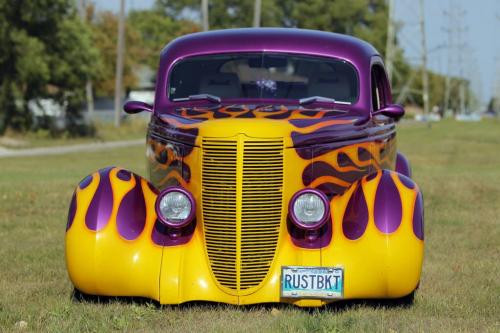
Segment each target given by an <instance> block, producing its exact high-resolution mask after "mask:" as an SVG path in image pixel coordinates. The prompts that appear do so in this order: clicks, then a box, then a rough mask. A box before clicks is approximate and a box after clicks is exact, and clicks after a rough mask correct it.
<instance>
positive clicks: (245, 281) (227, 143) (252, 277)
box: [202, 135, 283, 291]
mask: <svg viewBox="0 0 500 333" xmlns="http://www.w3.org/2000/svg"><path fill="white" fill-rule="evenodd" d="M202 150H203V161H202V214H203V227H204V234H205V242H206V247H207V253H208V257H209V260H210V265H211V268H212V272H213V274H214V275H215V277H216V279H217V281H218V282H219V284H220V285H222V286H224V287H227V288H230V289H233V290H236V291H243V290H246V289H250V288H253V287H256V286H258V285H259V284H260V283H261V282H262V281H263V280H264V278H265V277H266V275H267V273H268V271H269V268H270V266H271V263H272V261H273V258H274V253H275V251H276V245H277V242H278V237H279V230H280V223H281V220H282V207H283V140H282V139H279V140H264V139H262V140H259V139H253V138H252V139H250V138H248V137H246V136H244V135H239V136H238V138H237V139H235V140H222V139H203V143H202Z"/></svg>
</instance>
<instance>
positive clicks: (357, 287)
mask: <svg viewBox="0 0 500 333" xmlns="http://www.w3.org/2000/svg"><path fill="white" fill-rule="evenodd" d="M331 212H332V219H333V240H332V242H331V244H330V245H329V246H328V247H326V248H324V249H323V250H322V262H323V265H324V266H336V265H339V266H343V267H344V272H345V273H344V274H345V295H344V296H345V297H346V298H397V297H402V296H405V295H408V294H410V293H411V292H412V291H413V290H414V289H415V288H416V287H417V285H418V283H419V280H420V274H421V270H422V262H423V254H424V234H423V199H422V194H421V192H420V190H419V188H418V186H417V185H416V184H415V183H414V182H413V181H412V180H411V179H410V178H408V177H406V176H404V175H402V174H399V173H397V172H394V171H391V170H380V171H378V172H376V173H373V174H371V175H368V176H366V177H363V178H362V179H361V180H359V181H357V182H356V183H354V184H353V185H352V186H351V187H350V188H349V189H348V190H347V191H346V192H345V193H344V194H343V195H341V196H337V197H334V198H333V200H332V202H331Z"/></svg>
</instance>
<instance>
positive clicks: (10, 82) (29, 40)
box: [0, 0, 98, 133]
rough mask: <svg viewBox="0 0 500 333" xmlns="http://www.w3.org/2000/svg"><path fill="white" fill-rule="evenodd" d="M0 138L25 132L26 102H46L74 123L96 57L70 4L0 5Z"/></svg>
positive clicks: (1, 1)
mask: <svg viewBox="0 0 500 333" xmlns="http://www.w3.org/2000/svg"><path fill="white" fill-rule="evenodd" d="M0 48H1V49H0V104H1V105H2V111H0V112H1V115H0V133H3V132H4V131H5V130H6V129H7V128H12V129H14V130H18V131H23V130H27V129H29V126H30V123H31V115H30V113H29V111H28V107H27V102H28V101H29V100H30V99H33V98H39V97H46V98H52V99H54V100H56V101H58V102H59V103H61V104H65V105H66V115H67V120H68V123H69V125H74V124H76V123H77V118H78V117H79V109H80V107H81V104H82V102H83V96H84V95H83V88H84V86H85V82H86V80H87V78H88V77H92V76H93V75H94V74H95V70H94V65H95V64H96V63H97V62H98V53H97V50H96V49H95V48H93V46H92V39H91V32H90V30H89V29H88V27H87V26H86V25H85V24H84V23H83V22H82V21H81V20H80V19H79V18H78V16H77V15H76V11H75V8H74V3H73V1H71V0H45V1H35V0H26V1H8V0H0Z"/></svg>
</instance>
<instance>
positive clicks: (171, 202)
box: [156, 187, 195, 228]
mask: <svg viewBox="0 0 500 333" xmlns="http://www.w3.org/2000/svg"><path fill="white" fill-rule="evenodd" d="M194 210H195V204H194V199H193V196H192V195H191V194H190V193H189V192H188V191H186V190H185V189H183V188H181V187H169V188H167V189H165V190H164V191H162V192H161V193H160V194H159V195H158V197H157V198H156V214H157V215H158V218H159V220H160V221H161V222H162V223H164V224H166V225H167V226H169V227H173V228H180V227H183V226H185V225H187V224H188V223H189V222H191V221H192V220H193V217H194Z"/></svg>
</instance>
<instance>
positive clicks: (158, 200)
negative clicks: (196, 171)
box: [155, 186, 196, 229]
mask: <svg viewBox="0 0 500 333" xmlns="http://www.w3.org/2000/svg"><path fill="white" fill-rule="evenodd" d="M169 193H179V194H181V195H183V196H184V197H185V198H186V199H187V200H188V202H189V204H190V206H191V207H190V212H189V213H188V215H187V217H186V218H185V219H182V220H179V221H173V220H169V219H168V217H166V216H164V214H163V212H162V209H161V204H162V200H163V199H165V197H166V196H167V195H168V194H169ZM155 210H156V216H157V217H158V220H159V221H160V222H161V223H163V224H164V225H166V226H168V227H171V228H176V229H179V228H182V227H185V226H187V225H188V224H189V223H191V221H193V219H194V217H195V212H196V202H195V200H194V198H193V195H192V194H191V193H189V191H187V190H186V189H184V188H182V187H179V186H171V187H167V188H166V189H164V190H163V191H161V192H160V194H158V196H157V197H156V202H155Z"/></svg>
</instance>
